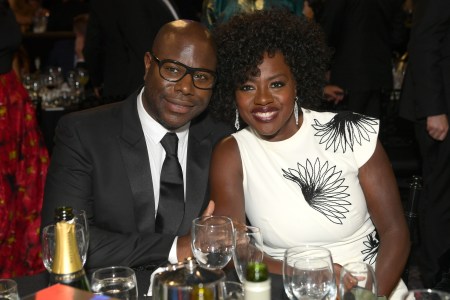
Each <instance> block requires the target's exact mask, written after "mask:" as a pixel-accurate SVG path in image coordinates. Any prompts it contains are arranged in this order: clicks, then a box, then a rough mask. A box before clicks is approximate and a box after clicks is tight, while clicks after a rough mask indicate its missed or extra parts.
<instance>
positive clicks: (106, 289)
mask: <svg viewBox="0 0 450 300" xmlns="http://www.w3.org/2000/svg"><path fill="white" fill-rule="evenodd" d="M91 289H92V292H93V293H94V294H97V295H104V296H110V297H113V298H115V299H124V300H135V299H138V288H137V281H136V274H135V273H134V271H133V269H131V268H128V267H122V266H114V267H106V268H102V269H98V270H96V271H94V273H93V274H92V280H91Z"/></svg>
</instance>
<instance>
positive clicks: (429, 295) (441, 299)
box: [403, 289, 450, 300]
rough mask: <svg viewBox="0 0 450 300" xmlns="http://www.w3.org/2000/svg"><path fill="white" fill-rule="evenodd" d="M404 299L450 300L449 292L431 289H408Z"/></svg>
mask: <svg viewBox="0 0 450 300" xmlns="http://www.w3.org/2000/svg"><path fill="white" fill-rule="evenodd" d="M403 299H404V300H450V294H449V293H447V292H443V291H438V290H433V289H416V290H409V291H408V293H407V294H405V296H404V298H403Z"/></svg>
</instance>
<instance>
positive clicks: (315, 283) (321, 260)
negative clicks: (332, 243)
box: [283, 245, 337, 300]
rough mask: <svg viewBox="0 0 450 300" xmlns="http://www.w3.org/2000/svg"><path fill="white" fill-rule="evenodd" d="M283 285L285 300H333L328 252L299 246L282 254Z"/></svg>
mask: <svg viewBox="0 0 450 300" xmlns="http://www.w3.org/2000/svg"><path fill="white" fill-rule="evenodd" d="M283 285H284V290H285V292H286V295H287V296H288V297H289V299H291V300H294V299H297V300H298V299H325V298H326V299H335V298H336V294H337V291H336V279H335V276H334V271H333V260H332V258H331V252H330V251H329V250H328V249H326V248H324V247H317V246H312V245H300V246H296V247H292V248H289V249H287V250H286V251H285V254H284V259H283Z"/></svg>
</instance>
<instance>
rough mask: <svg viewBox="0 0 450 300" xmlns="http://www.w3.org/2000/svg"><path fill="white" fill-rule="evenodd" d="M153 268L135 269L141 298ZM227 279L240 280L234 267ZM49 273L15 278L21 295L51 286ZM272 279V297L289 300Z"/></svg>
mask: <svg viewBox="0 0 450 300" xmlns="http://www.w3.org/2000/svg"><path fill="white" fill-rule="evenodd" d="M92 272H93V271H88V272H87V276H88V278H90V277H91V274H92ZM152 272H153V270H143V271H142V270H139V271H135V273H136V280H137V285H138V294H139V299H142V300H151V299H152V297H151V296H147V291H148V289H149V286H150V276H151V274H152ZM225 276H226V280H227V281H237V282H239V279H238V276H237V274H236V271H234V269H231V268H229V269H228V270H225ZM49 278H50V276H49V273H48V272H47V271H45V272H42V273H38V274H35V275H30V276H22V277H15V278H13V279H14V280H15V281H16V282H17V287H18V290H19V297H20V298H23V297H25V296H29V295H32V294H34V293H36V292H38V291H40V290H42V289H45V288H47V287H48V286H49ZM270 279H271V299H272V300H288V299H289V298H288V297H287V296H286V294H285V292H284V288H283V277H282V275H279V274H270Z"/></svg>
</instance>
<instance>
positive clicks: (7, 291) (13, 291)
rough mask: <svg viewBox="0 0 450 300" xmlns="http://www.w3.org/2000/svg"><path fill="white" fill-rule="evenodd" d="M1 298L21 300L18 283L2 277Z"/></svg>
mask: <svg viewBox="0 0 450 300" xmlns="http://www.w3.org/2000/svg"><path fill="white" fill-rule="evenodd" d="M0 299H11V300H19V292H18V291H17V283H16V282H15V281H14V280H12V279H0Z"/></svg>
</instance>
